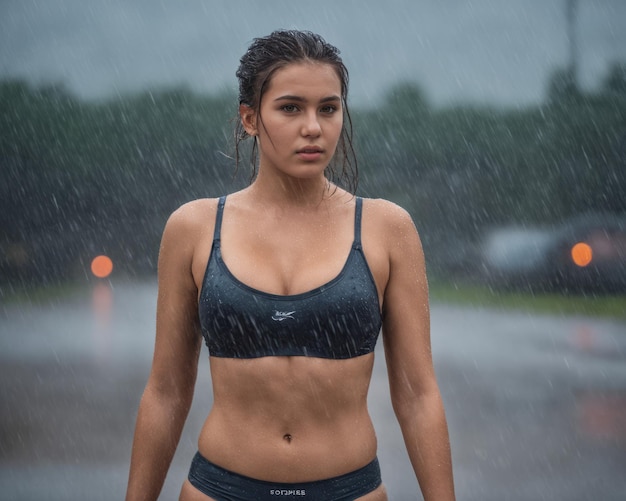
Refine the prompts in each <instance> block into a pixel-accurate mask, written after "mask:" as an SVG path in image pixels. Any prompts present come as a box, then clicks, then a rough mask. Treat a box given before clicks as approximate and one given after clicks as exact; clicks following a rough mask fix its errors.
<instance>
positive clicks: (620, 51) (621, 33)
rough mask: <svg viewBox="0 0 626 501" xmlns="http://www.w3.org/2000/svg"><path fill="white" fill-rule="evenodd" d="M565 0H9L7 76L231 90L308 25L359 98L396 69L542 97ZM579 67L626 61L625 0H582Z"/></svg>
mask: <svg viewBox="0 0 626 501" xmlns="http://www.w3.org/2000/svg"><path fill="white" fill-rule="evenodd" d="M564 4H565V0H464V1H463V0H386V1H384V0H317V1H315V2H311V1H308V2H304V1H301V0H263V1H260V0H259V1H251V0H247V1H244V0H224V1H213V0H0V78H2V77H5V78H6V77H8V76H10V77H22V78H26V79H28V80H29V81H32V82H36V83H41V82H63V83H65V85H66V86H67V87H68V88H69V89H70V90H73V91H75V92H76V93H77V94H78V95H80V96H83V97H89V98H91V97H106V96H110V95H113V94H115V93H116V92H125V91H129V90H130V91H137V90H141V89H143V88H146V87H156V86H159V85H175V84H179V83H187V84H188V85H190V86H191V87H192V88H194V89H196V90H200V91H207V92H216V91H220V90H223V89H224V88H230V89H233V90H234V89H235V88H236V80H235V75H234V74H235V70H236V68H237V65H238V60H239V57H240V56H241V55H242V54H243V52H244V51H245V49H246V47H247V45H248V44H249V42H250V40H251V39H252V38H253V37H256V36H262V35H265V34H267V33H269V32H271V31H272V30H274V29H277V28H298V29H310V30H313V31H316V32H318V33H320V34H321V35H323V36H324V37H325V38H326V39H327V40H328V41H329V42H331V43H333V44H334V45H336V46H337V47H339V49H340V50H341V52H342V54H343V57H344V61H345V62H346V64H347V66H348V68H349V70H350V76H351V88H350V89H351V97H352V101H353V103H354V104H356V105H365V106H368V105H373V104H376V101H377V100H378V99H379V98H380V96H381V95H382V94H383V93H384V91H385V90H386V89H387V88H388V87H389V86H390V85H392V84H393V83H394V82H396V81H397V80H398V79H403V80H414V81H416V82H418V83H419V84H420V85H421V86H422V88H423V89H424V91H425V93H426V95H427V96H428V98H429V99H430V100H431V101H432V102H433V103H435V104H437V105H446V104H449V103H450V102H459V101H464V102H479V103H485V102H487V103H490V104H495V105H504V106H518V105H524V104H528V103H536V102H539V101H541V100H542V99H543V97H544V95H545V87H546V80H547V77H548V75H549V74H550V72H551V71H552V70H553V69H554V68H555V67H557V66H563V65H565V64H566V63H567V61H568V39H567V31H566V23H565V13H564V10H565V9H564ZM577 33H578V43H579V47H580V78H581V82H582V84H583V86H584V87H586V88H589V89H592V88H594V87H595V86H597V85H598V84H599V82H600V80H601V79H602V78H603V76H604V74H605V73H606V70H607V67H608V65H609V64H610V63H611V62H612V61H615V60H621V61H626V0H580V1H579V15H578V26H577Z"/></svg>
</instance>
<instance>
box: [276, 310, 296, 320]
mask: <svg viewBox="0 0 626 501" xmlns="http://www.w3.org/2000/svg"><path fill="white" fill-rule="evenodd" d="M295 312H296V311H295V310H294V311H278V310H276V311H275V312H274V314H273V315H272V320H276V321H277V322H282V321H283V320H287V319H288V318H291V319H292V320H295V319H294V318H293V314H294V313H295Z"/></svg>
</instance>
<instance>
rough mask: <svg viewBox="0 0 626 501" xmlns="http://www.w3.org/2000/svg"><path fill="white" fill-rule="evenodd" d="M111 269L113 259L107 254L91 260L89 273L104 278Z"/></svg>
mask: <svg viewBox="0 0 626 501" xmlns="http://www.w3.org/2000/svg"><path fill="white" fill-rule="evenodd" d="M112 271H113V261H111V258H110V257H108V256H96V257H95V258H94V259H93V261H92V262H91V273H93V274H94V275H95V276H96V277H98V278H106V277H108V276H109V275H110V274H111V272H112Z"/></svg>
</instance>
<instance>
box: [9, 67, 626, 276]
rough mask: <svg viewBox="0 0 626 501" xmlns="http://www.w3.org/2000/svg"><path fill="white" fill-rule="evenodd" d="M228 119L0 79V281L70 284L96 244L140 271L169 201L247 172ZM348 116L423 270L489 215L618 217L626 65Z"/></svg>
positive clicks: (233, 182)
mask: <svg viewBox="0 0 626 501" xmlns="http://www.w3.org/2000/svg"><path fill="white" fill-rule="evenodd" d="M236 112H237V107H236V97H235V96H234V95H230V94H222V95H203V94H198V93H195V92H193V91H191V90H189V89H187V88H174V89H155V90H146V91H143V92H141V93H138V94H134V95H123V96H118V97H117V98H115V99H108V100H106V101H101V102H98V101H85V100H81V99H78V98H76V97H75V96H73V95H72V94H71V93H69V92H67V91H65V90H64V89H63V88H62V87H61V88H60V87H58V86H48V87H33V86H31V85H29V84H27V83H26V82H23V81H19V80H5V81H3V82H0V172H1V173H2V181H3V182H2V183H0V284H21V283H45V282H50V281H58V280H65V279H71V278H76V277H77V276H80V274H85V273H88V271H87V270H88V266H89V262H90V260H91V259H92V258H93V257H94V256H95V255H97V254H100V253H106V254H109V255H110V256H111V257H112V258H113V260H114V262H115V264H116V269H117V270H121V271H124V272H127V273H136V274H143V273H153V272H154V270H155V267H156V259H157V255H158V245H159V239H160V234H161V231H162V228H163V225H164V223H165V221H166V219H167V217H168V215H169V214H170V213H171V212H172V210H174V209H175V208H176V207H178V206H179V205H180V204H182V203H184V202H186V201H189V200H192V199H194V198H199V197H207V196H217V195H219V194H222V193H225V192H229V191H232V190H235V189H238V188H240V187H242V186H245V184H246V183H247V182H248V181H249V179H248V177H249V172H250V171H249V165H248V157H247V156H245V154H244V156H243V158H242V159H241V165H240V166H239V168H238V169H235V161H234V141H233V132H232V131H233V129H234V117H235V116H236ZM351 113H352V118H353V122H354V129H355V147H356V150H357V155H358V161H359V172H360V181H359V193H360V194H362V195H365V196H376V197H384V198H389V199H391V200H394V201H396V202H398V203H400V204H401V205H403V206H404V207H405V208H407V209H408V210H409V211H410V212H411V213H412V215H413V217H414V219H415V221H416V223H417V225H418V227H419V229H420V232H421V234H422V237H423V240H424V246H425V250H426V253H427V257H428V256H431V257H430V262H431V263H432V265H433V266H434V267H436V266H437V256H442V255H444V254H445V252H444V250H445V249H449V248H450V246H452V245H458V243H459V242H469V241H472V240H475V239H477V238H479V237H480V235H481V233H482V232H483V231H484V230H485V229H486V228H488V227H490V226H492V225H495V224H506V223H518V224H539V223H545V222H554V221H559V220H562V219H564V218H568V217H571V216H574V215H577V214H581V213H586V212H591V211H595V212H611V213H625V212H626V197H624V195H623V194H624V193H626V65H623V64H616V65H614V66H613V67H612V69H611V70H610V71H609V73H608V74H607V76H606V77H605V78H604V80H603V82H602V84H601V86H600V87H599V89H598V90H597V91H595V92H581V91H580V90H578V89H577V88H576V86H574V85H572V83H571V81H570V80H568V75H567V73H566V72H555V74H554V75H553V76H552V79H551V81H550V82H549V85H548V93H547V99H546V102H545V103H543V104H541V105H536V106H529V107H525V108H515V109H498V108H490V107H487V106H467V105H465V106H464V105H455V106H449V107H445V108H434V107H432V106H431V105H430V104H429V103H428V101H427V99H426V98H425V97H424V94H423V93H422V91H421V89H420V87H419V86H418V85H417V84H415V83H412V82H406V83H399V84H398V85H396V86H395V87H393V88H391V89H390V90H389V91H388V92H387V94H386V96H385V98H384V99H383V101H382V102H381V103H380V105H379V106H377V107H375V108H368V109H352V110H351Z"/></svg>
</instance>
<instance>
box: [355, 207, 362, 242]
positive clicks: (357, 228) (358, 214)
mask: <svg viewBox="0 0 626 501" xmlns="http://www.w3.org/2000/svg"><path fill="white" fill-rule="evenodd" d="M362 208H363V199H362V198H361V197H356V208H355V211H354V246H355V247H357V248H360V247H361V212H362Z"/></svg>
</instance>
